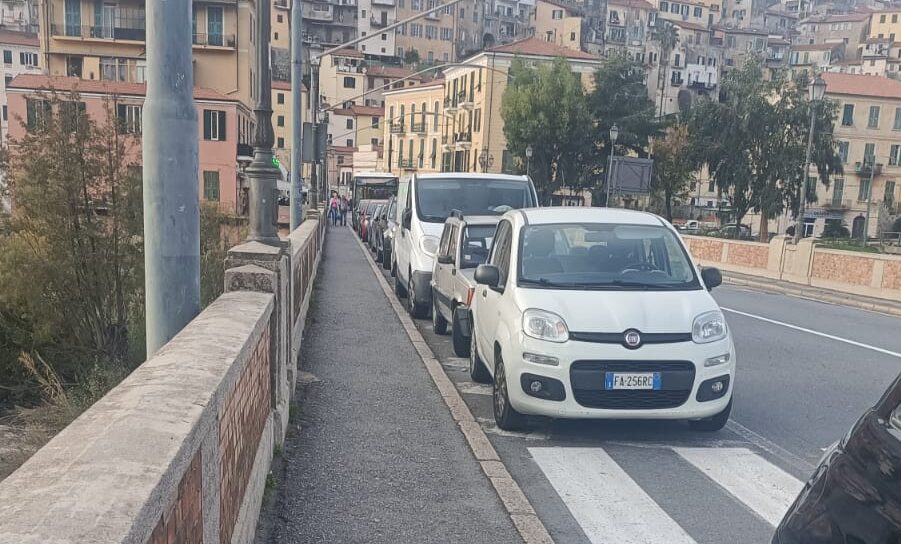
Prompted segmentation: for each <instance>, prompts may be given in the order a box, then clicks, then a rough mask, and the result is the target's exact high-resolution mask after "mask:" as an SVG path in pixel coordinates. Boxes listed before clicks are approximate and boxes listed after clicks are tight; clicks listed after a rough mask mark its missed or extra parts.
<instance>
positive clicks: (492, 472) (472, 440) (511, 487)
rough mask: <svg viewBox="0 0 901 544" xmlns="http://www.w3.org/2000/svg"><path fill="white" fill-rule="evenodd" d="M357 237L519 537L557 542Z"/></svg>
mask: <svg viewBox="0 0 901 544" xmlns="http://www.w3.org/2000/svg"><path fill="white" fill-rule="evenodd" d="M353 236H354V240H355V241H356V242H357V246H358V247H359V248H360V251H362V252H363V256H364V257H365V258H366V262H368V263H369V268H371V269H372V272H373V273H374V274H375V276H376V278H377V280H378V282H379V286H381V288H382V292H383V293H385V297H386V298H387V299H388V303H389V304H391V308H392V309H393V310H394V313H395V314H396V315H397V318H398V319H399V320H400V322H401V325H403V328H404V331H405V332H406V333H407V337H408V338H409V339H410V342H412V343H413V347H414V348H416V352H417V353H418V354H419V357H420V359H421V360H422V364H423V366H425V368H426V370H427V371H428V373H429V376H431V377H432V383H434V384H435V387H436V388H437V389H438V393H439V394H440V395H441V398H442V399H444V403H445V404H446V405H447V408H448V410H450V413H451V417H453V419H454V422H455V423H456V424H457V426H458V427H459V428H460V432H462V433H463V437H464V438H465V439H466V443H467V444H468V445H469V449H470V451H472V455H473V457H475V459H476V461H478V462H479V465H480V466H481V467H482V472H484V473H485V477H486V478H488V480H489V481H490V482H491V485H492V486H493V487H494V491H495V493H497V496H498V499H500V501H501V503H502V504H503V505H504V509H505V510H507V514H508V515H509V516H510V520H511V521H512V522H513V526H514V527H516V531H517V532H518V533H519V536H520V537H522V539H523V542H525V544H554V539H553V538H551V535H550V533H548V531H547V528H546V527H545V526H544V523H542V521H541V520H540V519H539V518H538V516H537V515H536V514H535V509H534V508H532V504H531V503H530V502H529V499H528V498H527V497H526V495H525V493H523V492H522V489H521V488H520V487H519V484H517V483H516V480H514V479H513V477H512V476H510V473H509V472H507V468H506V467H505V466H504V464H503V462H502V461H501V460H500V457H499V456H498V454H497V451H495V449H494V446H492V445H491V441H489V440H488V435H486V434H485V431H483V430H482V427H480V426H479V424H478V422H476V420H475V418H474V417H473V415H472V412H470V410H469V407H468V406H466V403H465V402H464V401H463V397H461V396H460V393H459V392H458V391H457V388H456V387H454V384H453V382H452V381H451V379H450V378H449V377H448V375H447V373H446V372H445V371H444V367H442V366H441V363H440V362H439V361H438V359H437V358H436V357H435V354H434V353H432V350H431V349H430V348H429V346H428V344H427V343H426V341H425V338H423V337H422V335H421V334H420V333H419V330H417V329H416V324H415V323H413V320H412V319H411V318H410V316H409V315H408V314H407V312H406V311H405V310H404V309H403V307H402V306H401V305H400V302H398V300H397V297H395V296H394V292H393V291H392V290H391V287H390V286H389V285H388V281H387V280H386V279H385V276H383V275H382V272H381V271H380V270H379V268H378V267H377V266H376V264H375V261H374V260H373V259H372V256H371V255H370V254H369V251H367V250H366V247H365V246H364V245H363V242H361V241H360V239H359V238H358V237H357V235H356V233H354V235H353Z"/></svg>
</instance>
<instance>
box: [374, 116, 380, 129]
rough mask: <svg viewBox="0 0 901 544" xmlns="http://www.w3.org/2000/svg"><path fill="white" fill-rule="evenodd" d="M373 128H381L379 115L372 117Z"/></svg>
mask: <svg viewBox="0 0 901 544" xmlns="http://www.w3.org/2000/svg"><path fill="white" fill-rule="evenodd" d="M372 128H379V118H378V117H373V118H372Z"/></svg>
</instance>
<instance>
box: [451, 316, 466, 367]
mask: <svg viewBox="0 0 901 544" xmlns="http://www.w3.org/2000/svg"><path fill="white" fill-rule="evenodd" d="M461 311H463V310H460V309H459V308H454V319H453V322H452V323H451V337H452V338H453V344H454V353H455V354H456V355H457V357H469V353H470V349H469V338H466V336H464V334H463V328H462V327H461V326H460V319H459V317H458V315H459V313H460V312H461Z"/></svg>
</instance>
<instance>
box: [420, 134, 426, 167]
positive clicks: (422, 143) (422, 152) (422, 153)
mask: <svg viewBox="0 0 901 544" xmlns="http://www.w3.org/2000/svg"><path fill="white" fill-rule="evenodd" d="M424 161H425V139H420V140H419V167H420V168H422V165H423V164H424Z"/></svg>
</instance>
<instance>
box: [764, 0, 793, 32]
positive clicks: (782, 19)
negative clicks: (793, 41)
mask: <svg viewBox="0 0 901 544" xmlns="http://www.w3.org/2000/svg"><path fill="white" fill-rule="evenodd" d="M797 27H798V14H797V13H791V12H788V11H785V10H784V9H782V7H781V6H775V7H773V8H771V9H767V10H766V11H764V14H763V28H764V29H765V30H767V31H768V32H770V33H771V34H775V35H778V36H782V37H783V38H788V37H790V36H791V34H792V32H793V31H795V29H797Z"/></svg>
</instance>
